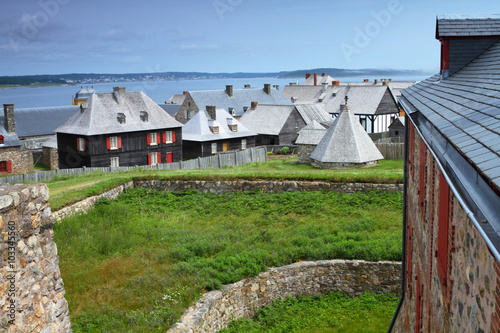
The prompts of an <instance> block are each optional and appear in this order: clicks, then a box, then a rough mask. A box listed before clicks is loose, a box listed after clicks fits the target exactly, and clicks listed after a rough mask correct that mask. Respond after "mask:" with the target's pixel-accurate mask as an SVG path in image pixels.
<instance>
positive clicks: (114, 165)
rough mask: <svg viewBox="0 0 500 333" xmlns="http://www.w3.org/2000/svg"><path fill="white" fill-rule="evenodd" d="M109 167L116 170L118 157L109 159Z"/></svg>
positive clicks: (118, 161) (118, 163) (118, 162)
mask: <svg viewBox="0 0 500 333" xmlns="http://www.w3.org/2000/svg"><path fill="white" fill-rule="evenodd" d="M110 165H111V167H113V168H118V167H119V166H120V158H118V157H111V164H110Z"/></svg>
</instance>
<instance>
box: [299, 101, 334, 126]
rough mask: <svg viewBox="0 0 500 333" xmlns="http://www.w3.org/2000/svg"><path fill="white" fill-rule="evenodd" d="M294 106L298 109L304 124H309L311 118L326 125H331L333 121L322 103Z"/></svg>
mask: <svg viewBox="0 0 500 333" xmlns="http://www.w3.org/2000/svg"><path fill="white" fill-rule="evenodd" d="M295 108H297V111H299V113H300V115H301V117H302V119H304V122H305V123H306V124H310V123H311V122H312V121H313V120H314V121H317V122H318V123H320V124H328V125H331V124H332V122H333V119H332V117H331V116H330V114H329V113H328V112H327V111H326V107H325V105H324V104H321V103H316V104H297V105H295Z"/></svg>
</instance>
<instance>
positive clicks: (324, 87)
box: [321, 82, 328, 92]
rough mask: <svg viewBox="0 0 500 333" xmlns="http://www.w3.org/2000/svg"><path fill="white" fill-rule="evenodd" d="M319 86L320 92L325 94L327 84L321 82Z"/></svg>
mask: <svg viewBox="0 0 500 333" xmlns="http://www.w3.org/2000/svg"><path fill="white" fill-rule="evenodd" d="M321 85H322V87H321V91H323V92H325V91H326V88H327V87H328V83H327V82H323V83H322V84H321Z"/></svg>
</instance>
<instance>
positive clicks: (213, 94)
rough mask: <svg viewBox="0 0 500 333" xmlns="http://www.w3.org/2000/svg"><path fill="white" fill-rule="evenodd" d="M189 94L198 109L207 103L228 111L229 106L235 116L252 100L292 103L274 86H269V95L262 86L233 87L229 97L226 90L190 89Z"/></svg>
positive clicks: (279, 103)
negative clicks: (231, 94)
mask: <svg viewBox="0 0 500 333" xmlns="http://www.w3.org/2000/svg"><path fill="white" fill-rule="evenodd" d="M189 94H190V95H191V97H192V98H193V100H194V102H195V103H196V105H197V106H198V108H199V109H200V110H204V109H205V107H206V106H207V105H215V106H217V108H221V109H224V110H226V111H228V112H229V108H234V111H235V116H237V117H240V116H242V115H243V113H244V112H245V111H244V110H245V108H250V106H251V103H252V102H254V101H256V102H259V104H268V105H292V103H291V102H290V100H288V99H286V98H285V97H284V96H283V94H281V92H279V91H278V90H277V89H274V88H271V94H270V95H268V94H267V93H266V92H265V91H264V89H263V88H244V89H234V90H233V96H232V97H229V95H228V94H227V93H226V90H198V91H190V92H189Z"/></svg>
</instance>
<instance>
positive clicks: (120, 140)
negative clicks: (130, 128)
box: [117, 136, 122, 148]
mask: <svg viewBox="0 0 500 333" xmlns="http://www.w3.org/2000/svg"><path fill="white" fill-rule="evenodd" d="M117 141H118V148H121V147H122V137H121V136H119V137H118V140H117Z"/></svg>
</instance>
